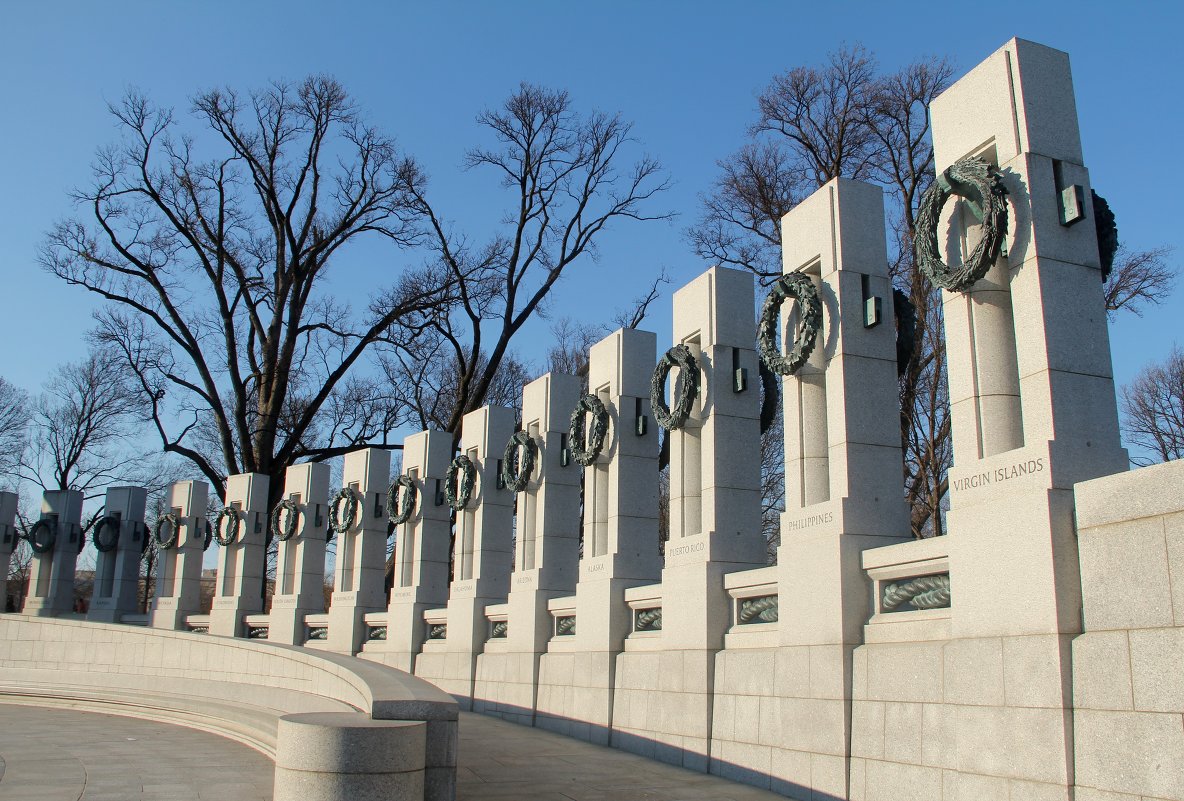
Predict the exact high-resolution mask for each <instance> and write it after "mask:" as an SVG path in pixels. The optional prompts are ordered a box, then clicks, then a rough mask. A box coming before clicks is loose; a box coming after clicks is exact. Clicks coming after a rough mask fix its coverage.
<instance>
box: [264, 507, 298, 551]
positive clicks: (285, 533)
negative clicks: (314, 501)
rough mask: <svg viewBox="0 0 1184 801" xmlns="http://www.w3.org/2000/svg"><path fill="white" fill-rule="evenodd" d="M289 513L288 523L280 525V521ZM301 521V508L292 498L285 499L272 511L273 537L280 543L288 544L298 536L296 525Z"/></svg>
mask: <svg viewBox="0 0 1184 801" xmlns="http://www.w3.org/2000/svg"><path fill="white" fill-rule="evenodd" d="M284 512H287V513H288V517H287V521H286V522H285V523H284V524H283V525H280V520H281V518H283V516H284ZM299 521H300V507H299V506H297V505H296V502H295V501H294V500H292V499H291V498H284V499H282V500H281V501H280V502H279V503H277V504H276V505H275V508H274V509H272V510H271V536H273V537H275V538H276V539H277V540H279V541H280V542H287V541H288V540H290V539H292V538H293V537H295V536H296V524H297V523H298V522H299Z"/></svg>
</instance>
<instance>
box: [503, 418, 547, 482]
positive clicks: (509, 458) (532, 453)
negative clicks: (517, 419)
mask: <svg viewBox="0 0 1184 801" xmlns="http://www.w3.org/2000/svg"><path fill="white" fill-rule="evenodd" d="M538 456H539V446H538V443H537V442H535V441H534V438H533V437H531V436H530V433H529V432H527V431H515V432H514V435H513V436H512V437H510V441H509V442H507V443H506V452H505V453H504V454H503V455H502V483H503V484H505V485H506V486H507V487H509V489H510V491H511V492H522V490H524V489H526V485H527V483H529V481H530V475H531V473H533V472H534V465H535V462H536V461H538Z"/></svg>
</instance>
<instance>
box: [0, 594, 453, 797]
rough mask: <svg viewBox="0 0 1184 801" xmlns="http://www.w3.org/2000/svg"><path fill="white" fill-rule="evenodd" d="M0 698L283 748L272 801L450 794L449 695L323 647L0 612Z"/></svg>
mask: <svg viewBox="0 0 1184 801" xmlns="http://www.w3.org/2000/svg"><path fill="white" fill-rule="evenodd" d="M0 700H4V701H9V702H18V703H20V702H24V703H36V704H55V703H67V704H69V705H71V706H74V707H84V708H87V707H89V708H94V709H99V710H101V711H103V712H107V713H110V714H120V715H128V716H132V717H143V718H150V719H154V720H163V721H167V722H171V723H178V724H180V725H185V726H190V727H192V728H200V729H204V730H207V731H213V732H215V733H218V734H222V735H224V736H227V737H230V738H232V739H235V740H238V741H240V742H243V743H246V744H247V745H250V746H252V747H254V748H256V749H258V750H259V751H262V752H263V753H265V754H267V755H268V756H270V757H272V758H273V759H276V758H277V754H279V755H285V754H286V755H289V756H287V757H285V759H284V760H283V761H284V765H283V766H281V768H277V782H276V795H275V799H276V801H283V799H286V798H305V797H307V794H306V791H307V790H308V789H310V788H316V792H317V794H318V797H323V798H331V797H333V798H335V797H337V796H338V795H339V794H340V793H346V794H348V795H349V796H350V797H351V798H367V797H375V798H400V799H402V798H408V799H412V798H415V799H418V798H423V799H433V801H434V800H436V799H452V798H454V797H455V777H456V714H457V710H456V703H455V702H454V701H453V700H452V698H451V697H449V696H448V695H446V694H444V693H443V692H441V691H440V690H438V689H436V688H435V687H433V686H432V685H430V684H428V683H427V682H424V681H422V680H421V679H417V678H415V677H414V676H410V675H408V674H406V673H402V672H400V671H397V670H394V669H392V668H388V667H385V666H382V665H377V664H373V663H369V662H365V661H363V660H357V659H352V658H349V657H344V656H339V655H335V654H326V653H317V652H314V651H310V650H307V649H303V648H296V647H289V646H282V645H274V644H269V643H259V642H251V641H247V640H241V639H232V638H225V637H211V636H209V635H203V634H190V633H186V632H176V631H165V630H158V629H142V628H135V627H131V626H122V625H112V624H101V623H88V622H84V621H81V620H67V619H51V618H40V617H28V616H24V615H0ZM309 715H314V717H312V718H310V717H309ZM289 740H291V742H289ZM318 743H320V744H323V746H324V747H323V750H321V751H320V752H318ZM343 744H344V745H343ZM317 753H319V756H318V757H317V758H316V759H313V758H312V756H310V755H313V754H317ZM292 754H296V755H301V756H299V758H298V759H297V760H295V761H294V760H293V758H292V757H291V755H292ZM358 754H364V755H365V756H366V759H365V760H363V762H359V761H358V759H357V758H356V757H357V755H358ZM359 765H361V766H362V768H364V770H361V769H360V768H359ZM281 773H282V775H281ZM335 787H336V788H338V790H339V791H340V792H338V791H335V790H334V788H335ZM362 789H364V790H365V791H364V792H362V793H361V794H360V795H359V794H358V793H359V790H362Z"/></svg>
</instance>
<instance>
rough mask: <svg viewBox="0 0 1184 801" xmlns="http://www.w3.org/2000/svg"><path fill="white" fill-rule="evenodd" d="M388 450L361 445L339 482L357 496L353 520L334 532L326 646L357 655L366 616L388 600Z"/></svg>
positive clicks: (350, 455) (348, 458)
mask: <svg viewBox="0 0 1184 801" xmlns="http://www.w3.org/2000/svg"><path fill="white" fill-rule="evenodd" d="M390 474H391V453H390V451H386V450H381V449H379V448H364V449H362V450H358V451H353V452H352V453H347V454H346V455H345V468H344V472H343V476H342V481H343V484H342V485H343V486H345V487H349V488H350V489H352V490H353V491H354V493H355V494H356V496H357V497H358V498H360V501H359V507H358V514H357V519H356V520H355V521H354V524H353V525H352V526H350V528H349V530H347V531H345V532H343V533H340V534H337V535H336V536H337V560H336V563H335V566H334V573H333V576H334V580H333V596H332V599H331V601H330V606H329V640H328V642H329V649H330V650H333V651H337V652H339V653H343V654H351V655H352V654H356V653H357V652H358V650H359V649H361V647H362V643H363V641H364V640H365V637H366V621H365V619H364V618H365V616H366V614H367V613H368V612H381V611H382V609H383V607H384V606H385V605H386V590H385V586H384V584H385V581H386V539H387V534H386V532H387V519H388V518H387V511H386V492H387V487H388V486H389V485H390Z"/></svg>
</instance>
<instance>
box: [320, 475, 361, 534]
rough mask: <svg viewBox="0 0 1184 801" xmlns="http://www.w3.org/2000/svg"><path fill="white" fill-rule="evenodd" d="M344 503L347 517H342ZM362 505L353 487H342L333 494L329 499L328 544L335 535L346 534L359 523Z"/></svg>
mask: <svg viewBox="0 0 1184 801" xmlns="http://www.w3.org/2000/svg"><path fill="white" fill-rule="evenodd" d="M342 503H345V504H346V507H345V517H342V516H341V504H342ZM361 505H362V499H361V498H360V497H358V493H356V492H354V489H353V487H342V488H341V489H339V490H337V492H335V493H333V497H332V498H330V499H329V533H328V534H327V535H326V537H325V540H326V542H327V541H329V540H331V539H333V535H334V534H344V533H345V532H347V531H349V530H350V529H351V528H353V525H354V523H356V522H357V521H358V507H360V506H361Z"/></svg>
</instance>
